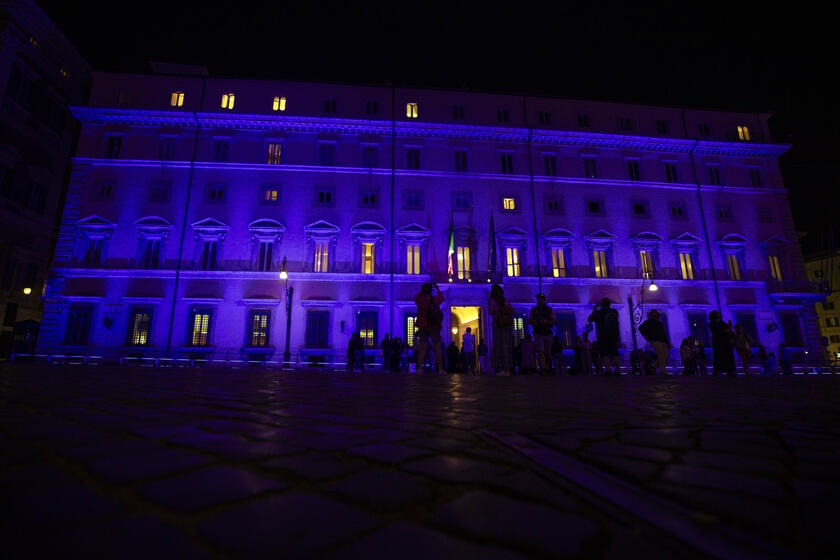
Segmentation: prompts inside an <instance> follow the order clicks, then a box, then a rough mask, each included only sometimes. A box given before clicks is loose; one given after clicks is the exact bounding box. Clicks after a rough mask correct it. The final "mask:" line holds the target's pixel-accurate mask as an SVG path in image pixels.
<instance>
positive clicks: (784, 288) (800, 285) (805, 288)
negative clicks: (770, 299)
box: [767, 280, 829, 294]
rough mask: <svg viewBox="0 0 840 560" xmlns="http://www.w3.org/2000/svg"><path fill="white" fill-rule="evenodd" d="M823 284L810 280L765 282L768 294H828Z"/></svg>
mask: <svg viewBox="0 0 840 560" xmlns="http://www.w3.org/2000/svg"><path fill="white" fill-rule="evenodd" d="M828 291H829V290H828V289H827V286H826V285H825V283H824V282H818V281H812V280H767V293H768V294H779V293H789V294H819V293H823V292H825V293H828Z"/></svg>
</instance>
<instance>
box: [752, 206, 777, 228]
mask: <svg viewBox="0 0 840 560" xmlns="http://www.w3.org/2000/svg"><path fill="white" fill-rule="evenodd" d="M755 208H756V212H758V221H759V222H761V223H762V224H772V223H773V208H771V207H770V206H764V205H760V206H756V207H755Z"/></svg>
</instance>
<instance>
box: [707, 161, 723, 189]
mask: <svg viewBox="0 0 840 560" xmlns="http://www.w3.org/2000/svg"><path fill="white" fill-rule="evenodd" d="M706 167H707V169H708V170H709V184H710V185H714V186H716V187H719V186H720V185H721V184H722V183H721V180H720V165H708V166H706Z"/></svg>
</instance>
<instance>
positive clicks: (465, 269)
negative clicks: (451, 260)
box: [455, 246, 471, 280]
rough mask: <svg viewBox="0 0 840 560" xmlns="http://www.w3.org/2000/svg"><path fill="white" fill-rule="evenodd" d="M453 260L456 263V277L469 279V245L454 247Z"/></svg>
mask: <svg viewBox="0 0 840 560" xmlns="http://www.w3.org/2000/svg"><path fill="white" fill-rule="evenodd" d="M455 261H456V264H457V265H458V278H459V279H460V280H463V279H465V278H466V279H467V280H469V278H470V270H471V266H470V248H469V246H464V247H456V248H455Z"/></svg>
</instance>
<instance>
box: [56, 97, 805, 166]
mask: <svg viewBox="0 0 840 560" xmlns="http://www.w3.org/2000/svg"><path fill="white" fill-rule="evenodd" d="M71 110H72V111H73V115H74V116H75V117H76V119H78V120H79V121H80V122H82V123H86V124H127V125H133V126H182V127H195V126H196V125H200V126H201V127H202V128H216V129H219V128H230V129H236V130H271V131H279V132H309V133H333V134H376V135H381V136H390V135H391V133H392V128H391V126H390V125H391V123H390V121H373V120H364V119H327V118H320V117H317V118H316V117H300V116H295V117H291V116H279V115H253V114H252V115H244V114H232V113H192V112H189V111H151V110H140V109H130V110H129V109H102V108H95V107H71ZM393 132H394V134H396V136H397V137H399V138H441V139H450V140H470V141H480V142H504V143H513V144H526V143H528V142H529V141H530V142H531V143H532V144H539V145H551V146H569V147H583V148H597V149H603V148H608V149H619V150H639V151H651V152H665V153H675V154H677V153H685V154H687V153H690V152H692V151H693V152H694V153H696V154H698V155H729V156H742V157H779V156H781V155H782V154H783V153H785V152H786V151H787V150H788V149H789V148H790V146H789V145H786V144H757V143H749V142H714V141H695V140H687V139H679V138H657V137H648V136H630V135H622V134H603V133H587V132H572V131H560V130H557V131H552V130H532V129H528V128H515V127H490V126H473V125H464V124H458V125H453V124H444V123H430V124H423V123H416V122H411V123H408V122H401V121H397V122H396V123H395V126H394V128H393Z"/></svg>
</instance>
